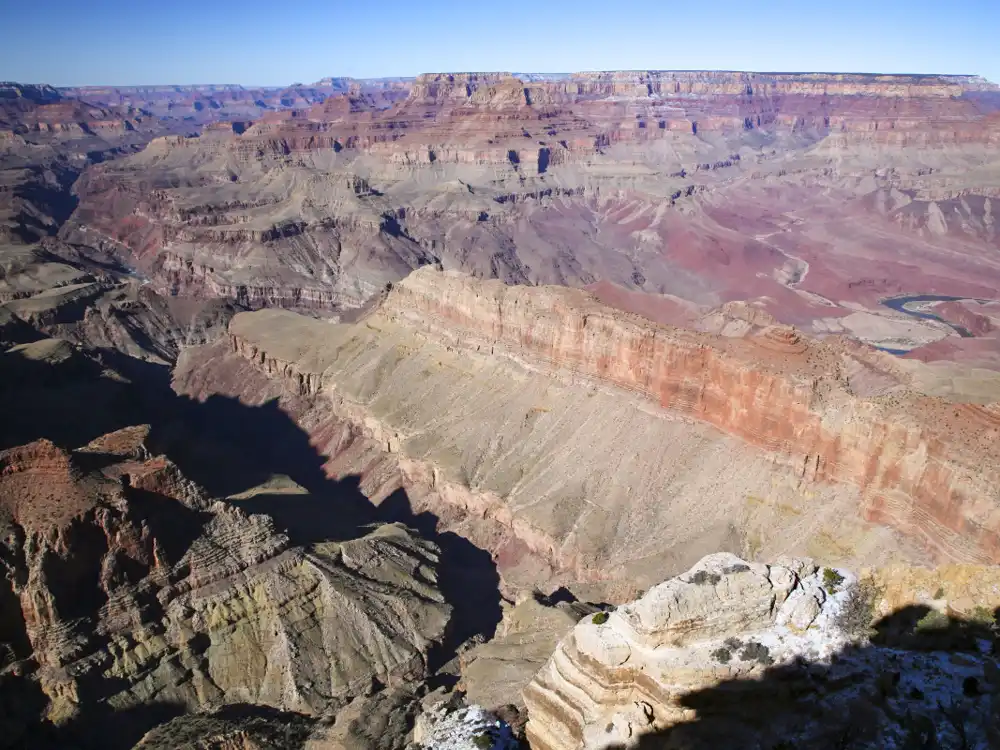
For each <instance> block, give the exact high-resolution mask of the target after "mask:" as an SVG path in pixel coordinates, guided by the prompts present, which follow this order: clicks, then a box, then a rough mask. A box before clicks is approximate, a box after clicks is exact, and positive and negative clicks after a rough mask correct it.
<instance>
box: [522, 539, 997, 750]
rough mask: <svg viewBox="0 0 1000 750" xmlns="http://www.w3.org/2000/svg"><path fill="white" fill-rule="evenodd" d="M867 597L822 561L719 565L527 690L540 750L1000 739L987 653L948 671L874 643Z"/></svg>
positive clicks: (580, 643)
mask: <svg viewBox="0 0 1000 750" xmlns="http://www.w3.org/2000/svg"><path fill="white" fill-rule="evenodd" d="M865 596H866V595H865V594H864V593H863V590H862V588H860V587H859V585H858V584H857V583H856V579H854V578H853V576H852V575H851V574H850V573H848V572H846V571H838V570H833V569H830V568H823V569H820V568H818V567H817V566H816V565H815V564H813V563H811V562H810V561H803V560H786V561H784V562H783V563H779V564H774V565H761V564H756V563H749V562H746V561H744V560H741V559H739V558H737V557H734V556H732V555H726V554H718V555H711V556H709V557H706V558H704V559H703V560H702V561H701V562H699V563H698V564H697V565H695V566H694V567H693V568H692V569H691V570H689V571H687V572H686V573H684V574H682V575H680V576H677V577H676V578H673V579H671V580H668V581H666V582H664V583H662V584H660V585H658V586H655V587H653V588H652V589H650V591H648V592H647V593H646V594H645V595H644V596H643V597H642V598H641V599H639V600H638V601H636V602H633V603H631V604H628V605H625V606H623V607H619V608H618V609H617V610H616V611H614V612H612V613H611V614H610V615H607V614H601V615H597V616H594V617H593V618H586V619H584V620H583V621H581V622H580V624H578V625H577V626H576V627H575V628H574V630H573V631H572V632H571V633H570V635H569V636H567V637H566V638H565V639H564V640H563V641H562V643H560V645H559V647H558V648H557V649H556V651H555V653H554V655H553V656H552V658H551V659H550V660H549V662H548V664H546V666H545V667H544V668H543V669H542V670H541V671H540V672H539V673H538V675H537V676H536V677H535V679H534V681H533V682H532V683H531V684H530V685H529V686H528V687H527V689H526V690H525V694H524V697H525V701H526V703H527V706H528V713H529V720H528V729H527V731H528V737H529V740H530V742H531V746H532V747H533V748H539V749H540V750H578V749H580V748H594V749H595V750H596V749H598V748H622V747H647V746H657V747H658V746H661V744H662V746H664V747H673V746H680V747H692V748H701V747H717V746H719V745H720V743H723V744H726V743H727V742H730V741H736V738H737V737H738V738H739V742H740V744H742V745H745V746H748V747H770V746H773V744H774V743H775V742H779V741H781V742H786V743H791V744H793V745H801V746H810V747H822V746H826V745H825V744H824V743H828V742H831V741H833V742H836V739H835V738H838V737H839V738H840V740H841V741H848V742H851V743H855V744H857V746H859V747H872V748H874V747H886V746H890V745H892V744H893V743H894V742H895V741H897V738H902V737H906V736H913V735H919V734H920V733H921V732H923V733H925V734H926V732H927V731H930V732H932V733H938V736H939V737H940V740H939V741H940V742H942V743H943V744H942V746H943V747H952V746H954V747H961V746H963V745H962V744H961V743H962V741H963V739H964V740H965V741H966V742H968V741H972V742H976V741H979V742H988V741H990V738H991V737H992V736H993V735H992V733H993V731H994V730H993V729H992V728H991V726H992V723H993V721H995V718H994V717H995V711H996V709H997V706H996V705H995V703H996V701H995V698H993V696H992V695H991V693H992V692H993V691H994V690H995V689H997V688H1000V684H998V679H997V678H998V676H1000V675H998V674H997V672H996V664H995V662H993V660H992V659H991V658H989V657H985V656H982V655H981V654H975V653H973V654H969V655H968V656H963V657H961V658H960V659H955V660H953V661H952V664H953V665H954V666H950V667H949V668H948V670H947V671H946V672H945V673H942V672H941V670H940V668H939V666H938V665H939V664H940V663H941V662H940V661H939V659H941V658H946V657H943V655H942V654H929V653H927V652H926V651H905V650H898V649H894V648H890V647H881V646H878V645H866V643H867V642H866V638H867V627H868V624H869V622H870V619H871V615H872V612H871V610H870V609H868V607H870V606H871V604H872V602H871V601H869V600H867V599H865V598H864V597H865ZM925 611H926V610H925ZM945 619H947V618H945ZM881 622H884V621H881ZM983 632H985V633H989V632H990V631H989V630H988V629H984V630H983ZM959 665H961V666H959ZM973 685H975V686H976V687H975V688H973V687H971V686H973ZM980 685H982V686H983V687H982V690H980V688H979V686H980ZM935 701H936V704H935ZM862 707H863V708H862ZM928 727H929V730H928ZM973 737H975V738H977V739H976V740H972V739H971V738H973ZM956 742H957V743H958V744H953V743H956Z"/></svg>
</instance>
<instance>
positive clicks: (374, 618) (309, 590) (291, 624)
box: [0, 429, 450, 720]
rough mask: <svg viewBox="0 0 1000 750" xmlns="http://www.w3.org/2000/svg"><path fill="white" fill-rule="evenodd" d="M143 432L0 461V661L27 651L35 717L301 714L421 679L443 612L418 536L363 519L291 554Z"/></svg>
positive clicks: (281, 540)
mask: <svg viewBox="0 0 1000 750" xmlns="http://www.w3.org/2000/svg"><path fill="white" fill-rule="evenodd" d="M144 432H145V431H144V430H143V429H126V430H123V431H119V432H115V433H111V434H108V435H106V436H104V437H102V438H101V439H100V440H98V441H95V442H94V443H91V444H90V445H88V446H85V447H84V448H82V449H81V450H79V451H76V452H74V453H67V452H65V451H63V450H60V449H58V448H56V447H55V446H53V445H52V444H51V443H50V442H47V441H39V442H35V443H31V444H28V445H26V446H23V447H19V448H16V449H9V450H7V451H4V452H3V453H2V454H0V466H2V480H0V487H2V489H0V497H2V508H3V523H4V530H3V535H4V540H5V541H4V563H5V564H4V568H5V570H4V573H5V576H4V598H5V602H6V603H5V609H4V619H5V626H6V627H5V630H8V629H10V630H11V631H12V632H10V633H5V636H7V637H5V641H8V642H9V643H12V644H13V646H10V647H8V648H9V650H8V653H7V654H6V657H7V658H5V660H4V661H5V666H6V667H8V668H10V667H11V665H12V664H13V663H15V662H18V661H19V660H23V659H30V660H31V663H30V666H26V665H21V666H20V667H16V665H15V667H16V668H17V669H20V670H26V671H28V672H29V673H30V672H31V670H34V672H33V675H32V677H33V679H35V680H37V683H38V684H39V685H40V687H41V689H42V691H43V692H44V693H45V695H46V696H47V697H48V699H49V700H50V705H49V707H48V709H47V715H48V716H49V718H50V719H52V720H66V719H68V718H72V717H73V716H75V715H76V714H77V713H80V712H82V713H83V715H84V716H86V714H87V712H88V711H93V710H95V707H96V706H103V707H105V708H111V709H115V710H123V709H128V708H134V707H137V706H143V705H146V704H148V703H150V702H158V703H169V704H175V705H179V706H183V707H185V708H186V709H188V710H195V709H198V708H205V707H211V706H217V705H221V704H224V703H249V704H260V705H266V706H273V707H275V708H279V709H284V710H290V711H297V712H304V713H308V714H316V713H319V712H321V711H322V710H323V709H325V708H327V707H328V706H329V705H330V704H331V702H332V701H334V700H335V699H338V698H345V697H351V696H354V695H358V694H361V693H363V692H365V691H366V690H369V689H370V687H371V685H372V682H373V680H374V681H376V682H380V683H382V684H389V685H391V684H393V683H402V682H405V681H408V680H409V681H412V680H414V679H419V678H420V677H421V676H422V675H423V673H424V669H425V663H426V657H427V652H428V650H429V649H430V648H431V646H432V645H433V644H434V643H435V642H437V641H438V640H440V638H441V637H442V635H443V633H444V630H445V626H446V625H447V622H448V619H449V612H450V608H449V606H448V605H447V604H446V603H445V602H444V600H443V598H442V597H441V594H440V593H439V592H438V591H437V590H436V588H435V587H434V584H433V582H434V580H435V578H436V573H435V567H436V565H437V562H438V551H437V550H436V548H435V547H434V546H433V545H430V544H428V543H427V542H424V541H422V540H420V539H418V538H415V537H414V536H412V535H411V533H410V532H408V531H407V530H406V529H405V528H404V527H402V526H380V527H375V528H372V529H370V530H368V531H367V532H366V533H364V534H363V535H361V536H358V537H356V538H350V539H344V540H342V541H335V540H332V539H331V540H330V541H328V542H323V543H317V544H314V545H311V546H310V547H308V548H303V547H295V546H292V545H291V544H289V541H288V538H287V536H285V535H284V534H283V533H281V532H280V531H279V530H276V529H275V528H274V527H273V524H272V523H271V521H270V520H269V519H267V518H265V517H263V516H259V515H257V516H255V515H247V514H245V513H243V512H241V511H240V510H238V509H236V508H233V507H232V506H230V505H225V504H222V503H219V502H214V503H213V502H211V501H209V500H208V499H207V498H205V497H204V494H203V493H202V492H200V491H199V488H198V487H197V486H196V485H194V484H193V483H191V482H190V481H188V480H186V479H185V478H184V477H183V475H181V474H180V472H179V471H178V470H177V468H176V466H174V465H173V464H172V463H171V462H169V461H168V460H166V459H164V458H163V457H156V456H153V457H148V455H147V454H146V451H145V450H144V448H143V445H142V442H141V440H137V437H139V438H141V436H142V435H143V434H144ZM95 463H96V464H97V465H98V466H100V470H98V471H95V470H90V471H87V470H86V468H85V467H87V466H88V465H90V466H93V465H94V464H95Z"/></svg>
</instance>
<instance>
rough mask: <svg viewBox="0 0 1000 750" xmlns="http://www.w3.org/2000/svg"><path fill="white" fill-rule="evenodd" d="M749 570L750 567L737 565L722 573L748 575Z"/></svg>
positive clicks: (725, 569)
mask: <svg viewBox="0 0 1000 750" xmlns="http://www.w3.org/2000/svg"><path fill="white" fill-rule="evenodd" d="M748 570H750V566H749V565H744V564H743V563H736V564H735V565H730V566H729V567H728V568H724V569H723V571H722V572H723V573H725V574H727V575H728V574H730V573H746V572H747V571H748Z"/></svg>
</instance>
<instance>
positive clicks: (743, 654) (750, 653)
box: [740, 641, 774, 666]
mask: <svg viewBox="0 0 1000 750" xmlns="http://www.w3.org/2000/svg"><path fill="white" fill-rule="evenodd" d="M740 659H742V660H743V661H756V662H759V663H760V664H763V665H765V666H770V665H771V664H774V657H773V656H771V650H770V649H769V648H768V647H767V646H765V645H764V644H763V643H757V641H750V642H749V643H747V644H746V645H745V646H744V647H743V650H742V651H740Z"/></svg>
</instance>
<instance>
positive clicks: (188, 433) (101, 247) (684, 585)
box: [0, 71, 1000, 750]
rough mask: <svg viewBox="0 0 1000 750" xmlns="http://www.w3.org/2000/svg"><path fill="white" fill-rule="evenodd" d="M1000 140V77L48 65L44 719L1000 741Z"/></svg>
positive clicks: (122, 726)
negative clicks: (83, 71) (64, 83)
mask: <svg viewBox="0 0 1000 750" xmlns="http://www.w3.org/2000/svg"><path fill="white" fill-rule="evenodd" d="M998 146H1000V87H997V86H996V85H994V84H992V83H990V82H988V81H986V80H985V79H982V78H979V77H976V76H938V75H909V76H903V75H864V74H834V73H750V72H731V71H610V72H594V73H574V74H549V75H536V74H523V73H503V72H485V73H442V74H424V75H420V76H417V77H415V78H402V77H399V78H384V79H350V78H338V77H331V78H326V79H323V80H321V81H317V82H316V83H313V84H293V85H291V86H286V87H273V88H263V87H258V88H248V87H247V88H245V87H241V86H227V85H206V86H133V87H77V88H66V89H55V88H53V87H50V86H45V85H29V84H14V83H3V84H0V216H2V218H0V413H2V414H3V416H4V419H3V424H2V426H0V565H2V574H0V604H2V607H0V727H2V729H3V732H0V734H2V735H3V738H2V739H0V745H4V743H6V744H9V745H10V746H12V747H16V746H20V745H24V744H26V743H27V744H30V745H31V746H33V747H41V748H47V747H51V748H57V747H59V748H62V747H78V748H90V747H98V746H100V747H108V746H113V747H115V748H121V749H122V750H127V749H128V748H132V747H136V748H139V747H143V748H165V747H189V748H192V750H194V748H199V749H203V748H209V747H211V748H224V749H225V750H230V749H233V750H241V749H242V750H248V749H249V748H310V749H311V750H347V749H348V748H350V749H351V750H375V748H378V749H379V750H403V748H410V749H411V750H412V748H413V747H424V748H428V747H434V748H454V750H470V749H471V748H473V747H479V748H483V747H491V748H496V749H497V750H500V749H501V748H502V749H503V750H509V749H510V748H514V747H518V746H520V747H532V748H542V749H543V750H546V749H551V750H556V749H558V750H563V749H564V748H565V749H566V750H569V749H570V748H573V749H574V750H576V749H578V748H612V747H614V748H619V747H685V748H687V747H690V748H696V747H703V746H704V747H715V746H719V744H720V743H721V744H726V743H727V742H732V738H733V737H736V736H739V737H749V738H751V739H749V740H747V741H748V742H751V741H752V743H755V744H752V746H755V747H761V748H770V747H777V746H781V742H786V743H787V742H791V741H792V739H793V738H794V739H795V741H797V742H801V743H805V744H809V745H810V746H817V747H825V746H827V745H829V746H830V747H844V746H847V745H843V742H853V743H854V745H853V746H858V747H890V746H892V747H895V746H899V747H903V746H925V745H920V744H919V743H918V744H916V745H907V744H906V743H907V742H911V743H915V742H918V739H919V738H923V739H920V741H921V742H924V741H926V742H929V741H930V739H929V737H930V734H934V735H935V737H936V742H937V743H938V746H941V747H959V746H961V742H962V741H963V740H962V738H963V737H964V738H966V740H968V739H969V738H972V740H970V741H971V742H973V743H975V742H980V744H983V743H986V744H985V745H984V746H988V745H989V743H992V742H996V741H998V740H997V738H996V737H995V736H994V735H995V732H994V731H993V730H994V729H995V726H996V716H997V705H996V696H997V695H998V694H1000V678H998V676H997V671H996V670H997V665H996V653H997V652H996V649H997V645H996V644H997V632H998V631H997V627H998V626H997V624H996V622H997V613H998V607H1000V599H998V597H997V595H996V592H997V590H998V589H997V586H998V583H997V580H996V565H997V563H998V562H1000V448H998V445H1000V440H998V437H1000V338H998V337H1000V334H998V333H997V331H998V330H1000V299H998V298H997V291H996V290H997V289H998V288H1000V261H998V258H1000V255H998V254H997V253H998V251H1000V235H998V234H997V229H996V221H995V216H996V213H997V211H998V210H1000V204H998V201H1000V190H998V187H997V185H998V184H1000V160H998V159H997V154H998V153H1000V150H998ZM737 642H738V644H739V645H738V646H737V645H734V644H735V643H737ZM723 652H725V654H723ZM862 705H864V706H866V707H865V708H862ZM754 711H756V712H757V715H756V716H755V715H752V714H753V712H754ZM824 712H825V713H824ZM852 715H856V716H860V717H861V718H862V719H863V721H860V720H859V721H858V722H856V723H857V724H858V726H857V727H854V728H852V729H851V731H854V729H855V728H856V729H858V730H863V731H862V733H860V734H857V736H855V735H853V734H851V735H850V737H849V738H848V739H844V738H845V737H848V734H849V732H848V729H847V728H846V725H845V723H844V722H843V721H841V718H842V717H843V716H852ZM824 716H825V717H826V718H824ZM838 717H841V718H838ZM108 737H113V739H107V738H108ZM915 737H917V738H918V739H914V738H915ZM109 742H110V743H111V744H110V745H109V744H107V743H109ZM838 742H840V743H841V744H839V745H838V744H837V743H838ZM824 743H826V744H824ZM971 746H974V745H971Z"/></svg>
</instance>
